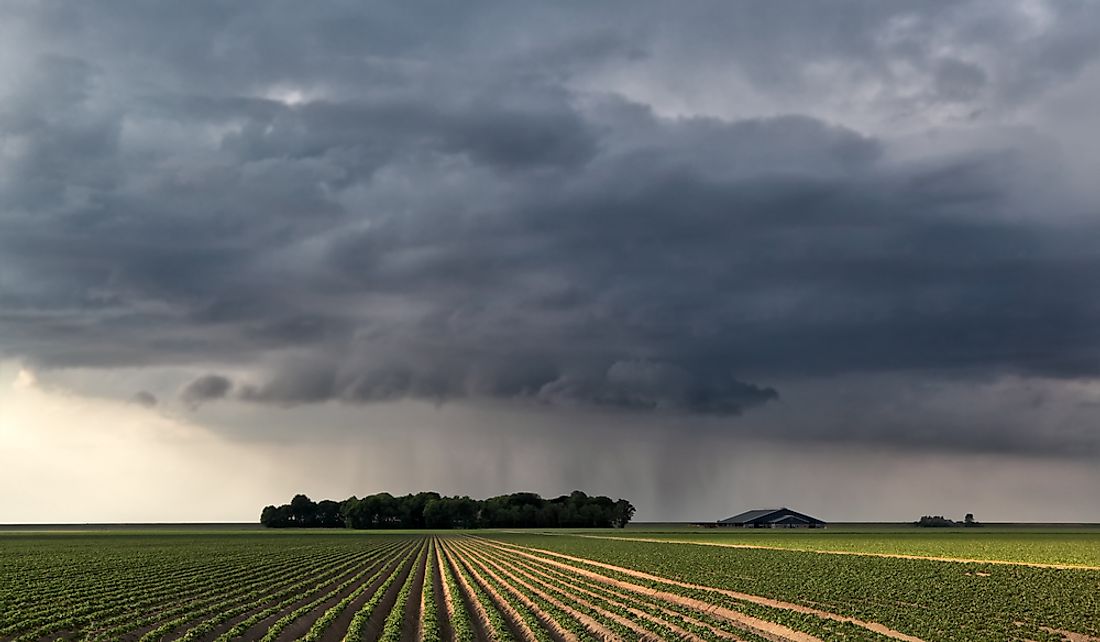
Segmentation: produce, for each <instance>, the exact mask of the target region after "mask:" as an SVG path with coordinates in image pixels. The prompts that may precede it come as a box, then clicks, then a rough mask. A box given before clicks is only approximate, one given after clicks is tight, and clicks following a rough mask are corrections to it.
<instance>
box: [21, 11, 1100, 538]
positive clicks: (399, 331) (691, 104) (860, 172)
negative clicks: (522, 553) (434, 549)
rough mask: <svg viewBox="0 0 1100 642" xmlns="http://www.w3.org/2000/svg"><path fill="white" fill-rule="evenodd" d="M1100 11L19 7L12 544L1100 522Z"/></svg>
mask: <svg viewBox="0 0 1100 642" xmlns="http://www.w3.org/2000/svg"><path fill="white" fill-rule="evenodd" d="M1097 33H1100V3H1095V2H1086V1H1083V0H1082V1H1072V0H1065V1H1058V2H1041V1H1037V0H1028V1H1023V0H1019V1H1011V2H1004V1H1000V0H996V1H995V0H988V1H985V2H978V1H975V2H929V1H924V2H904V1H896V2H882V1H880V0H867V1H838V2H829V3H824V2H818V1H809V0H807V1H805V2H796V1H793V0H792V1H784V2H728V1H721V2H719V1H715V2H676V3H666V2H654V3H647V2H638V1H637V0H630V1H629V2H627V1H623V2H605V3H591V2H555V3H541V4H535V3H516V2H505V1H501V2H495V3H491V2H484V3H462V4H456V3H453V2H434V3H433V2H423V3H415V4H414V5H410V4H409V3H389V4H368V3H361V2H324V3H308V4H302V3H298V2H240V1H233V2H229V1H226V2H199V1H195V2H186V3H171V2H165V3H123V2H110V1H104V2H95V3H79V4H73V3H63V2H52V1H45V2H31V1H29V0H28V1H23V0H12V1H9V2H4V3H3V4H2V6H0V499H2V500H3V501H0V522H20V521H45V522H58V521H177V520H253V519H255V518H256V515H258V512H259V509H260V508H261V507H262V506H263V505H264V504H267V503H274V502H282V501H286V500H288V499H289V497H290V494H292V493H294V492H298V491H304V492H307V493H309V494H311V495H312V496H314V497H315V498H321V497H333V498H337V499H342V498H344V497H347V496H349V495H352V494H356V495H363V494H367V493H372V492H378V491H382V490H389V491H391V492H395V493H404V492H409V491H416V490H427V489H434V490H438V491H441V492H444V493H447V494H451V493H461V494H472V495H475V496H485V495H491V494H495V493H501V492H510V491H517V490H532V491H536V492H540V493H543V494H544V495H554V494H558V493H562V492H568V491H569V490H572V489H573V488H581V489H584V490H586V491H588V492H591V493H601V494H609V495H613V496H623V497H627V498H629V499H631V500H632V501H633V502H634V503H635V505H637V507H638V514H637V519H639V520H673V519H675V520H695V519H715V518H722V517H725V516H728V515H730V514H733V513H736V512H740V511H742V510H746V509H750V508H756V507H761V506H774V505H787V506H791V507H793V508H797V509H799V510H803V511H805V512H809V513H811V514H815V515H819V516H820V517H822V518H824V519H832V520H849V519H850V520H856V519H859V520H904V519H914V518H916V517H918V516H919V515H921V514H924V513H937V514H939V513H945V514H950V515H952V516H955V517H961V515H962V513H964V512H973V513H975V514H976V515H977V516H978V518H979V519H982V518H985V519H987V520H990V521H993V520H1064V521H1070V520H1072V521H1100V499H1097V497H1100V495H1098V494H1097V491H1098V490H1100V181H1097V177H1098V176H1100V116H1097V109H1096V106H1097V105H1098V104H1100V37H1097Z"/></svg>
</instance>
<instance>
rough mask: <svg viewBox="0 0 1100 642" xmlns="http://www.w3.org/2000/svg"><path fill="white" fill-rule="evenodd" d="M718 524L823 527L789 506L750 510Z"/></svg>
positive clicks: (747, 526)
mask: <svg viewBox="0 0 1100 642" xmlns="http://www.w3.org/2000/svg"><path fill="white" fill-rule="evenodd" d="M718 525H719V526H735V527H740V528H825V522H823V521H821V520H820V519H818V518H816V517H810V516H809V515H805V514H803V513H799V512H797V511H793V510H791V509H789V508H765V509H762V510H750V511H746V512H744V513H741V514H740V515H734V516H733V517H727V518H726V519H723V520H719V521H718Z"/></svg>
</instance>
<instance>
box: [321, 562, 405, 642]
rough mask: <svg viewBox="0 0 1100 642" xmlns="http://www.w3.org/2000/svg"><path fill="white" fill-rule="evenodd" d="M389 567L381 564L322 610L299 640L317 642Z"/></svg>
mask: <svg viewBox="0 0 1100 642" xmlns="http://www.w3.org/2000/svg"><path fill="white" fill-rule="evenodd" d="M388 570H389V569H388V568H387V564H383V565H382V566H381V567H379V569H378V570H377V571H376V572H375V573H374V575H371V576H370V578H368V579H366V580H364V581H363V582H362V583H361V584H360V585H359V586H358V587H357V588H356V589H355V590H354V591H352V592H351V593H349V594H348V595H347V597H345V598H344V599H342V600H340V601H339V602H337V603H336V604H335V605H334V606H332V607H331V608H329V609H328V610H327V611H325V612H324V614H323V615H321V617H319V618H317V620H315V621H314V622H313V625H312V626H311V627H309V631H307V632H306V634H305V635H304V636H302V637H301V638H299V642H317V641H318V640H320V639H321V636H322V635H324V632H325V630H326V629H327V628H328V627H329V625H331V624H332V623H333V622H334V621H335V620H336V618H338V617H339V616H340V614H341V613H343V612H344V611H345V610H346V609H347V608H348V606H349V605H351V604H352V602H354V601H355V600H356V599H358V598H359V597H360V596H361V595H363V593H365V592H366V591H368V590H370V588H371V587H372V586H373V585H374V583H375V582H376V581H377V580H378V579H379V578H381V577H382V576H383V574H384V573H386V572H387V571H388Z"/></svg>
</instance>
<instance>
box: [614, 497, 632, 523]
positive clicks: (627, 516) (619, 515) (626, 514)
mask: <svg viewBox="0 0 1100 642" xmlns="http://www.w3.org/2000/svg"><path fill="white" fill-rule="evenodd" d="M633 517H634V505H633V504H631V503H630V502H628V501H626V500H625V499H620V500H618V501H616V502H615V508H614V509H613V510H612V514H611V523H612V524H613V525H614V526H615V528H625V527H626V525H627V524H629V523H630V520H631V519H632V518H633Z"/></svg>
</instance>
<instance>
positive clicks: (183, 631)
mask: <svg viewBox="0 0 1100 642" xmlns="http://www.w3.org/2000/svg"><path fill="white" fill-rule="evenodd" d="M389 554H390V551H389V550H387V551H385V552H383V553H382V555H380V556H379V557H376V558H372V557H371V556H370V554H369V553H368V554H366V555H364V556H363V557H364V558H367V560H368V563H381V561H382V560H384V559H385V558H386V557H387V556H388V555H389ZM361 571H362V567H361V566H358V565H351V566H346V567H344V568H342V569H328V570H326V571H325V572H323V573H319V574H317V575H315V576H313V577H310V576H308V575H307V576H305V577H296V578H290V579H288V580H287V582H285V583H282V584H280V585H278V586H272V587H271V589H270V590H269V591H268V592H267V595H268V596H269V597H270V601H269V602H267V603H265V604H263V605H260V606H257V607H256V608H254V609H250V610H249V611H248V612H246V613H243V614H241V615H238V616H236V617H233V618H230V619H229V620H228V621H226V622H223V623H221V624H219V625H218V626H216V627H214V628H213V629H211V630H210V631H208V632H207V633H205V634H204V635H202V636H201V637H200V638H198V640H197V641H196V642H205V641H209V640H214V639H216V638H217V637H218V636H220V635H222V634H223V633H225V632H227V631H229V630H230V629H232V628H233V627H234V626H236V625H237V624H239V623H241V622H244V621H245V620H247V619H248V618H250V617H252V615H253V614H255V613H258V612H260V611H262V610H264V609H265V608H268V607H269V606H271V605H272V604H273V603H278V602H279V601H280V600H278V599H275V598H274V597H273V596H275V595H277V594H278V593H279V591H281V590H282V589H283V588H285V587H286V586H287V585H289V584H293V583H295V582H299V581H303V580H313V581H316V582H322V581H326V580H331V581H328V583H327V584H326V585H325V586H324V587H323V588H321V589H320V590H317V591H312V592H311V593H310V594H309V595H307V596H305V597H304V598H302V599H301V600H299V601H298V602H296V603H294V604H293V605H291V610H294V609H296V608H298V607H300V606H302V605H304V604H308V603H309V602H310V601H311V600H314V599H316V597H317V596H318V595H324V594H325V593H326V592H328V591H331V590H332V589H334V588H336V587H337V586H339V585H340V584H341V583H343V582H344V581H346V580H347V579H348V578H350V577H354V576H355V575H356V574H357V573H359V572H361ZM261 599H262V598H261ZM288 612H289V611H288ZM212 615H213V614H207V615H205V616H202V617H199V618H196V619H194V620H192V621H190V622H188V623H186V624H183V625H181V626H180V627H178V628H177V629H176V630H175V631H174V632H173V633H170V634H168V635H166V636H165V637H164V638H163V639H165V640H169V639H170V640H179V639H181V638H183V637H184V636H186V635H187V632H188V631H189V630H190V629H191V628H193V627H195V626H197V625H199V624H201V623H202V622H205V621H206V620H208V619H210V617H211V616H212ZM279 617H282V614H279V615H278V616H277V617H276V618H275V619H278V618H279ZM273 621H274V620H271V622H273ZM265 622H267V623H268V624H270V622H268V621H267V620H265ZM156 626H159V624H157V625H153V626H149V627H143V629H140V630H136V631H134V632H132V633H130V634H127V635H126V636H124V637H123V638H122V639H123V642H126V641H127V640H130V639H137V638H138V637H140V635H143V634H144V633H147V632H148V631H151V630H153V629H154V628H156ZM265 630H266V627H265ZM262 636H263V631H261V632H260V637H262Z"/></svg>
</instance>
